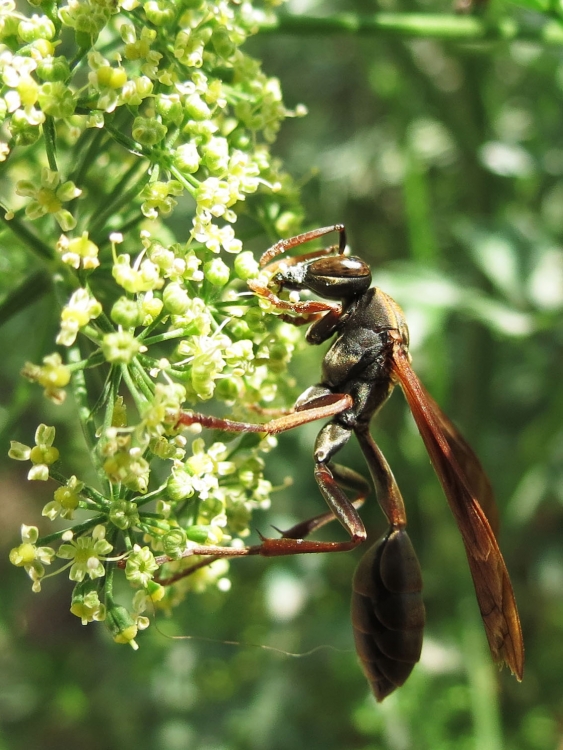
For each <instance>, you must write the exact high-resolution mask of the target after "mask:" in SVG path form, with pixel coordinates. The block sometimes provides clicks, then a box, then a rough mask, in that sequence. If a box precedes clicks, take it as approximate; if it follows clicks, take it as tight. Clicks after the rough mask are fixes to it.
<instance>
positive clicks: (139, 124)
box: [132, 117, 168, 146]
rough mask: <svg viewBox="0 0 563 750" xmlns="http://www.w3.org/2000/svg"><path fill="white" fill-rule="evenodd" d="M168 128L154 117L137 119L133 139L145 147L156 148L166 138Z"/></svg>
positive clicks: (133, 129)
mask: <svg viewBox="0 0 563 750" xmlns="http://www.w3.org/2000/svg"><path fill="white" fill-rule="evenodd" d="M167 132H168V128H167V127H166V125H163V124H162V123H161V122H159V121H158V120H156V119H155V118H154V117H136V118H135V120H134V121H133V128H132V133H133V138H134V139H135V140H136V141H138V142H139V143H142V144H143V145H144V146H154V145H155V144H157V143H160V141H161V140H162V139H163V138H164V136H165V135H166V133H167Z"/></svg>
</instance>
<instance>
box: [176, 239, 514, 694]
mask: <svg viewBox="0 0 563 750" xmlns="http://www.w3.org/2000/svg"><path fill="white" fill-rule="evenodd" d="M330 232H338V233H339V242H338V245H334V246H331V247H327V248H324V249H322V250H317V251H314V252H311V253H308V254H305V255H300V256H295V257H286V258H285V259H283V260H280V259H279V258H277V256H279V255H281V254H282V253H285V252H287V251H288V250H291V249H292V248H294V247H298V246H300V245H302V244H303V243H306V242H309V241H310V240H313V239H316V238H318V237H322V236H324V235H326V234H328V233H330ZM345 249H346V233H345V228H344V226H343V225H342V224H335V225H334V226H329V227H322V228H320V229H315V230H312V231H309V232H305V233H304V234H300V235H297V236H296V237H292V238H290V239H284V240H280V241H279V242H277V243H276V244H275V245H273V246H272V247H271V248H270V249H269V250H267V251H266V252H265V253H264V254H263V255H262V258H261V260H260V264H261V266H262V267H264V268H265V270H266V271H267V272H269V278H270V281H267V282H260V281H258V280H253V281H250V282H249V286H250V288H251V289H252V290H253V292H254V293H255V294H257V295H258V296H260V297H262V298H264V299H266V300H268V301H269V302H270V303H271V304H272V306H273V307H274V308H275V309H276V310H277V311H278V312H279V313H280V315H281V316H282V318H283V319H284V320H286V321H288V322H291V323H293V324H295V325H302V324H310V327H309V329H308V331H307V334H306V340H307V341H308V342H309V343H310V344H321V343H323V342H325V341H328V340H329V339H332V338H334V340H333V342H332V345H331V346H330V348H329V349H328V351H327V353H326V355H325V357H324V360H323V363H322V373H321V379H320V382H319V383H318V384H317V385H314V386H311V387H310V388H308V389H307V390H306V391H305V392H304V393H303V394H302V395H301V396H300V397H299V398H298V399H297V401H296V403H295V406H294V408H293V410H292V411H291V412H290V413H288V414H285V415H284V416H281V417H278V418H276V419H272V420H271V421H269V422H266V423H264V424H254V423H249V422H235V421H232V420H229V419H221V418H217V417H210V416H207V415H202V414H195V413H192V412H188V411H186V412H182V413H181V414H180V416H179V420H178V423H179V425H191V424H195V423H199V424H201V425H203V426H207V427H212V428H215V429H220V430H226V431H236V432H259V433H266V434H276V433H279V432H283V431H285V430H289V429H292V428H294V427H297V426H298V425H301V424H305V423H308V422H311V421H313V420H317V419H323V418H329V421H328V422H327V423H326V424H325V425H324V427H322V429H321V430H320V432H319V434H318V437H317V439H316V442H315V446H314V453H313V455H314V474H315V479H316V481H317V484H318V487H319V490H320V492H321V494H322V495H323V497H324V499H325V500H326V502H327V504H328V507H329V512H328V513H324V514H322V515H319V516H317V517H315V518H313V519H309V520H308V521H304V522H302V523H299V524H297V525H296V526H294V527H293V528H291V529H289V530H287V531H285V532H281V537H280V538H275V539H274V538H272V539H269V538H262V540H261V543H260V544H257V545H254V546H251V547H246V548H244V549H241V550H236V551H235V550H230V549H228V548H227V549H224V548H217V547H204V546H202V547H200V548H199V549H198V550H196V553H199V554H212V555H214V556H216V557H217V556H233V555H235V554H236V555H246V554H249V555H254V554H260V555H265V556H277V555H293V554H304V553H315V552H334V551H344V550H350V549H353V548H355V547H356V546H358V545H360V544H362V543H363V542H364V541H365V540H366V537H367V534H366V529H365V526H364V524H363V522H362V520H361V518H360V515H359V513H358V508H359V507H360V506H361V504H362V503H363V501H364V499H365V497H366V496H367V495H368V493H369V490H370V485H369V483H368V482H367V481H366V480H365V479H364V477H362V476H361V475H360V474H358V473H357V472H355V471H352V470H351V469H349V468H347V467H345V466H342V465H340V464H338V463H335V462H334V461H333V459H334V457H335V456H336V454H337V453H338V451H340V450H341V448H343V446H344V445H346V443H347V442H348V440H349V439H350V437H351V436H352V434H354V435H355V436H356V438H357V440H358V443H359V445H360V448H361V450H362V452H363V454H364V457H365V460H366V463H367V466H368V469H369V472H370V474H371V478H372V481H373V485H374V487H375V490H376V495H377V500H378V502H379V505H380V506H381V509H382V511H383V513H384V515H385V517H386V519H387V522H388V524H389V528H388V529H387V531H386V533H385V534H384V536H383V537H382V538H381V539H380V540H379V541H378V542H376V543H375V544H374V545H373V546H372V547H371V548H370V549H369V550H368V551H367V552H366V553H365V555H364V556H363V557H362V559H361V560H360V563H359V565H358V567H357V569H356V572H355V574H354V579H353V593H352V607H351V614H352V626H353V630H354V640H355V645H356V650H357V653H358V656H359V659H360V662H361V664H362V667H363V671H364V673H365V675H366V677H367V679H368V681H369V683H370V685H371V688H372V690H373V693H374V695H375V697H376V699H377V700H378V701H382V700H383V699H384V698H386V697H387V696H388V695H389V694H390V693H392V692H393V691H394V690H395V689H396V688H397V687H399V686H401V685H403V684H404V682H405V681H406V680H407V678H408V677H409V675H410V673H411V672H412V670H413V668H414V666H415V664H416V663H417V662H418V660H419V658H420V653H421V648H422V637H423V629H424V624H425V608H424V603H423V600H422V575H421V570H420V564H419V562H418V559H417V556H416V553H415V551H414V548H413V545H412V543H411V541H410V538H409V535H408V533H407V530H406V526H407V517H406V512H405V505H404V501H403V498H402V496H401V492H400V490H399V487H398V485H397V482H396V481H395V478H394V476H393V473H392V471H391V469H390V467H389V465H388V463H387V461H386V459H385V457H384V456H383V454H382V452H381V451H380V449H379V448H378V446H377V445H376V443H375V441H374V440H373V438H372V436H371V434H370V423H371V421H372V419H373V417H374V416H375V415H376V414H377V412H378V411H379V409H380V408H381V407H382V406H383V405H384V404H385V402H386V401H387V399H388V398H389V397H390V395H391V393H392V391H393V389H394V388H395V386H396V385H399V386H400V387H401V389H402V390H403V393H404V395H405V397H406V400H407V402H408V405H409V407H410V409H411V412H412V414H413V417H414V420H415V422H416V425H417V427H418V430H419V432H420V434H421V436H422V440H423V441H424V444H425V446H426V449H427V451H428V454H429V456H430V460H431V463H432V465H433V466H434V469H435V471H436V474H437V476H438V479H439V481H440V483H441V485H442V488H443V490H444V494H445V495H446V498H447V500H448V503H449V506H450V508H451V510H452V512H453V515H454V518H455V520H456V522H457V525H458V527H459V530H460V532H461V536H462V539H463V543H464V545H465V551H466V553H467V560H468V562H469V568H470V571H471V575H472V578H473V583H474V586H475V593H476V596H477V602H478V605H479V609H480V612H481V617H482V619H483V624H484V626H485V632H486V635H487V639H488V642H489V647H490V651H491V654H492V658H493V659H494V661H495V662H496V663H497V664H499V665H501V666H502V665H504V664H506V665H507V666H508V667H509V668H510V669H511V671H512V673H513V674H514V675H515V676H516V678H517V679H518V680H521V679H522V675H523V668H524V644H523V639H522V631H521V627H520V619H519V616H518V610H517V607H516V601H515V598H514V592H513V589H512V585H511V582H510V578H509V575H508V571H507V569H506V565H505V562H504V559H503V557H502V554H501V552H500V549H499V546H498V542H497V538H496V535H497V530H498V517H497V510H496V505H495V501H494V497H493V491H492V488H491V484H490V482H489V480H488V478H487V476H486V474H485V472H484V470H483V468H482V466H481V464H480V462H479V459H478V458H477V456H476V455H475V453H474V452H473V450H472V449H471V447H470V446H469V445H468V443H467V442H466V441H465V439H464V438H463V437H462V435H461V434H460V433H459V432H458V430H457V429H456V428H455V427H454V425H453V424H452V422H451V421H450V420H449V419H448V417H447V416H446V415H445V414H444V413H443V411H442V410H441V409H440V407H439V406H438V404H437V403H436V402H435V401H434V400H433V398H432V397H431V396H430V395H429V394H428V393H427V391H426V390H425V388H424V386H423V385H422V384H421V382H420V380H419V379H418V377H417V376H416V374H415V373H414V371H413V369H412V367H411V357H410V355H409V331H408V327H407V323H406V321H405V317H404V313H403V311H402V310H401V308H400V307H399V306H398V305H397V303H396V302H395V301H394V300H392V299H391V297H389V296H388V295H387V294H385V292H383V291H382V290H381V289H378V288H377V287H375V286H372V283H371V282H372V277H371V271H370V268H369V266H368V265H367V264H366V263H365V262H364V261H363V260H362V259H361V258H358V257H353V256H349V255H346V254H345ZM275 258H277V260H274V259H275ZM284 290H288V291H298V292H299V291H302V290H309V291H311V292H313V293H314V294H315V295H317V297H319V298H320V299H308V300H298V301H292V300H291V299H283V298H282V297H281V296H280V295H281V294H282V292H283V291H284ZM344 489H347V490H348V491H351V492H353V493H355V497H354V499H353V500H351V499H350V497H349V496H348V495H347V494H346V492H345V491H344ZM334 519H337V520H338V521H339V522H340V523H341V525H342V526H343V527H344V529H345V530H346V531H347V532H348V535H349V539H348V540H346V541H340V542H331V541H314V540H311V539H309V538H308V537H309V535H310V534H311V533H312V532H313V531H314V530H315V529H317V528H319V527H320V526H323V525H324V524H326V523H328V522H330V521H332V520H334Z"/></svg>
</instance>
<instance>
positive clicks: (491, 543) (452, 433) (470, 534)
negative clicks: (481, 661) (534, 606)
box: [392, 342, 524, 680]
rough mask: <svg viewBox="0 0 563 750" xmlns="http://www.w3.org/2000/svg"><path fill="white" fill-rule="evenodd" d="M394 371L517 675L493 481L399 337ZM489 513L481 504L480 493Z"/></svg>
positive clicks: (494, 644) (488, 625)
mask: <svg viewBox="0 0 563 750" xmlns="http://www.w3.org/2000/svg"><path fill="white" fill-rule="evenodd" d="M392 371H393V374H394V376H395V377H396V378H397V380H398V381H399V383H400V385H401V387H402V389H403V391H404V394H405V397H406V399H407V401H408V404H409V406H410V409H411V411H412V414H413V417H414V420H415V422H416V424H417V427H418V429H419V431H420V434H421V436H422V439H423V440H424V444H425V445H426V449H427V451H428V454H429V456H430V460H431V461H432V465H433V466H434V469H435V471H436V474H437V475H438V479H439V480H440V483H441V485H442V487H443V489H444V492H445V494H446V497H447V499H448V503H449V505H450V508H451V510H452V512H453V514H454V517H455V520H456V522H457V525H458V527H459V530H460V532H461V535H462V537H463V542H464V544H465V551H466V553H467V559H468V561H469V568H470V570H471V575H472V577H473V584H474V586H475V593H476V595H477V601H478V603H479V609H480V611H481V617H482V618H483V623H484V625H485V631H486V633H487V639H488V641H489V648H490V650H491V654H492V655H493V659H494V660H495V662H496V663H497V664H500V665H502V664H507V665H508V667H509V668H510V669H511V671H512V673H513V674H514V675H515V676H516V677H517V679H518V680H521V679H522V675H523V671H524V643H523V640H522V630H521V628H520V618H519V616H518V610H517V608H516V601H515V599H514V592H513V590H512V584H511V583H510V578H509V576H508V571H507V569H506V565H505V563H504V560H503V557H502V554H501V552H500V549H499V546H498V544H497V541H496V538H495V534H494V532H493V530H492V528H491V524H490V523H489V520H491V521H493V525H494V524H495V523H496V513H495V512H494V511H493V508H494V500H493V494H492V490H491V486H490V484H489V481H488V479H487V477H486V475H485V472H484V471H483V468H482V467H481V464H480V463H479V459H478V458H477V456H476V455H475V454H474V453H473V451H472V450H471V448H470V447H469V445H468V444H467V442H466V441H465V440H464V439H463V438H462V437H461V435H460V434H459V432H458V431H457V430H456V428H455V427H454V426H453V424H452V423H451V422H450V420H449V419H448V418H447V417H446V415H445V414H444V413H443V412H442V411H441V409H440V408H439V407H438V405H437V404H436V403H435V401H434V400H433V399H432V398H431V397H430V396H429V395H428V393H427V392H426V390H425V389H424V387H423V386H422V384H421V383H420V381H419V379H418V378H417V376H416V375H415V373H414V371H413V369H412V367H411V366H410V362H409V358H408V355H407V353H406V352H405V351H404V348H403V347H402V344H401V343H400V342H397V343H396V345H395V347H394V351H393V357H392ZM481 492H483V497H484V500H485V504H486V507H487V515H488V516H489V520H487V515H486V514H485V512H484V511H483V508H482V507H481V505H480V501H479V500H478V499H477V498H478V497H479V498H481V495H480V493H481Z"/></svg>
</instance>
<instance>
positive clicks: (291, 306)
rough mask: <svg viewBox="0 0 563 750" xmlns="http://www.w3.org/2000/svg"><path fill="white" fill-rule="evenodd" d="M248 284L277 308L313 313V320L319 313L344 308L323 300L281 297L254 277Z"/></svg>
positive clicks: (306, 313) (304, 313) (303, 313)
mask: <svg viewBox="0 0 563 750" xmlns="http://www.w3.org/2000/svg"><path fill="white" fill-rule="evenodd" d="M248 286H249V288H250V289H252V291H253V292H254V294H257V295H258V296H259V297H263V298H264V299H267V300H268V302H271V304H272V305H273V306H274V307H275V308H276V309H278V310H288V311H289V312H294V313H299V314H300V315H311V318H310V320H311V321H314V320H315V317H313V316H315V315H316V314H317V313H323V312H326V311H327V310H333V311H335V312H340V311H341V309H342V308H341V306H340V304H338V303H333V302H321V300H301V301H299V302H291V301H290V300H286V299H280V298H279V297H278V296H277V295H276V294H274V292H272V291H271V289H268V287H267V286H263V285H262V284H260V283H259V282H258V281H255V280H253V279H251V280H250V281H249V282H248ZM317 317H318V316H317Z"/></svg>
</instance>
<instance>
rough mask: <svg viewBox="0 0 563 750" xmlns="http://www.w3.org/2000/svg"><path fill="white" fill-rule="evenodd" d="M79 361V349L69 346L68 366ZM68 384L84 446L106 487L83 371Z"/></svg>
mask: <svg viewBox="0 0 563 750" xmlns="http://www.w3.org/2000/svg"><path fill="white" fill-rule="evenodd" d="M81 359H82V358H81V355H80V348H79V347H78V346H77V345H76V344H75V345H74V346H71V347H70V349H69V350H68V354H67V362H68V364H70V365H72V364H75V363H76V362H80V361H81ZM70 382H71V385H72V392H73V395H74V399H75V401H76V405H77V407H78V417H79V419H80V424H81V426H82V433H83V435H84V439H85V441H86V446H87V448H88V451H89V453H90V455H91V456H92V461H93V463H94V465H95V467H96V472H97V474H98V478H99V480H100V484H101V486H102V487H107V486H108V482H107V476H106V473H105V472H104V470H103V468H102V465H101V462H100V459H99V455H98V452H97V450H96V445H97V438H96V424H95V422H94V417H93V415H92V411H91V410H90V406H89V404H88V388H87V386H86V378H85V377H84V370H76V371H75V372H74V373H73V374H72V378H71V381H70Z"/></svg>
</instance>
